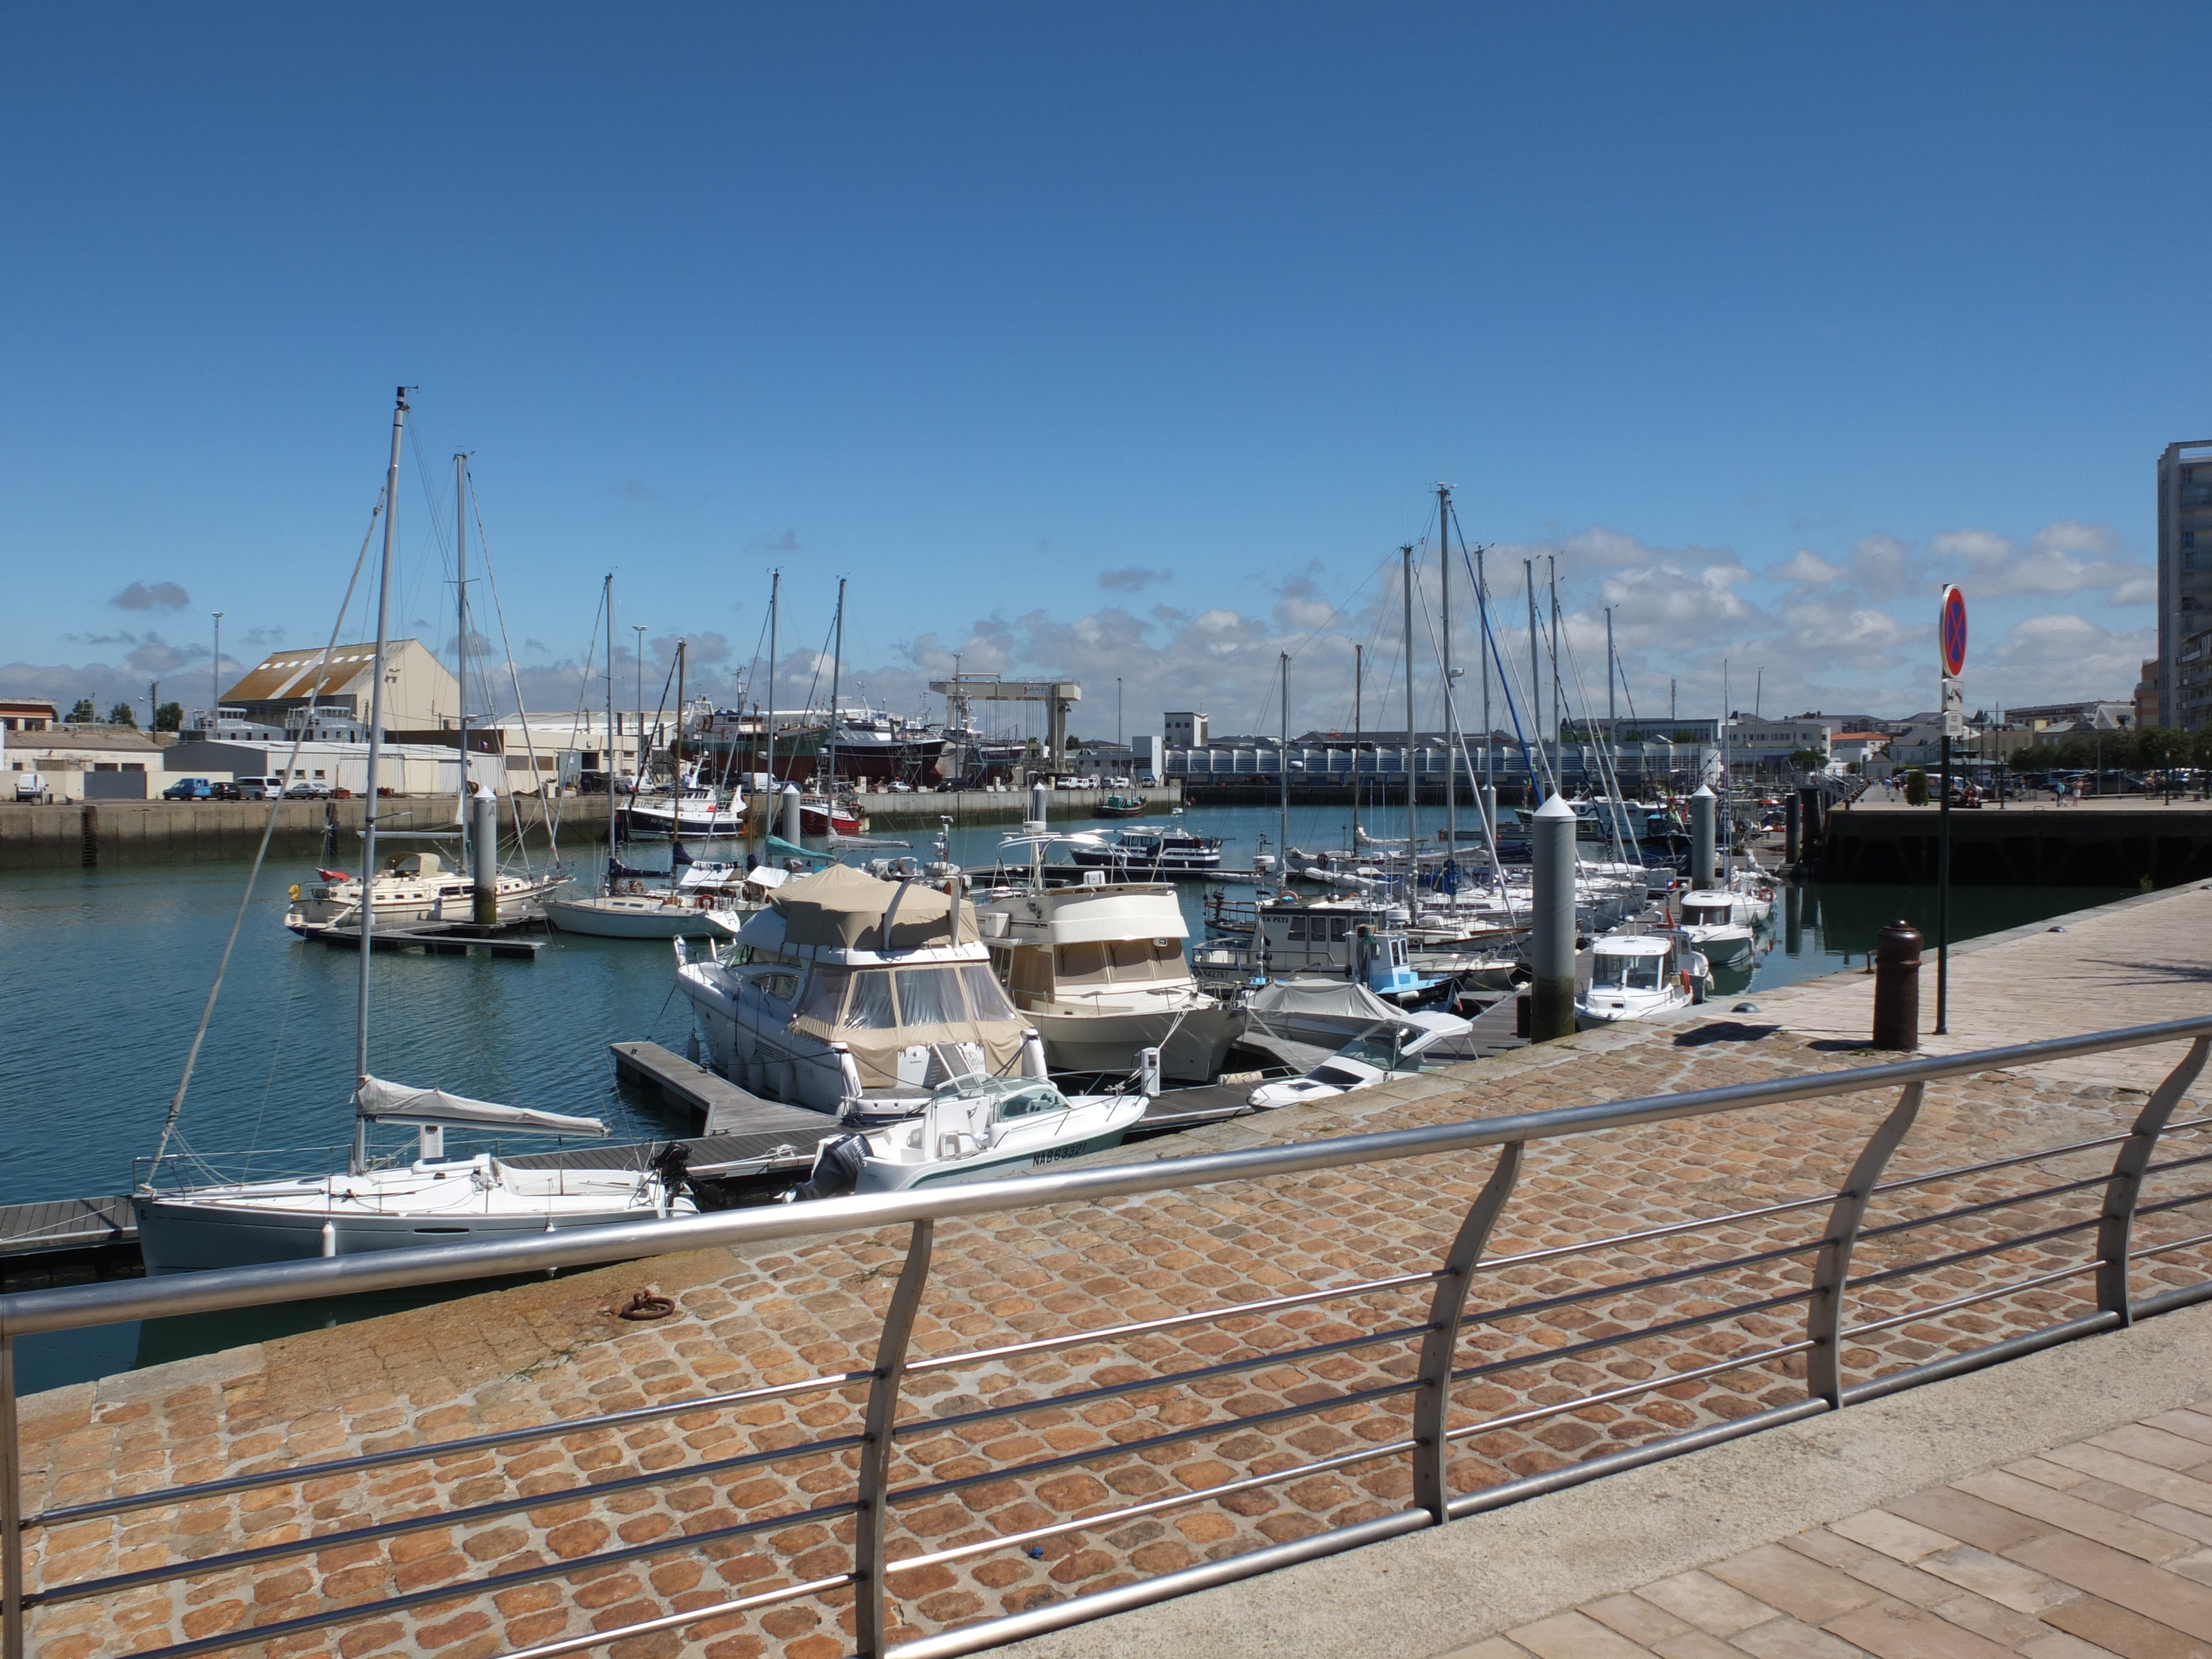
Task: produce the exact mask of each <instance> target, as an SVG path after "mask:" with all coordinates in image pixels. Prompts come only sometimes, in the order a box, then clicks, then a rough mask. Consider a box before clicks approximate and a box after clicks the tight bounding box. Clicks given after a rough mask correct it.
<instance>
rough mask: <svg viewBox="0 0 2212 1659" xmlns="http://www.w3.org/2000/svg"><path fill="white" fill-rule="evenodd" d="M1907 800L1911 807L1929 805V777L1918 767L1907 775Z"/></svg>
mask: <svg viewBox="0 0 2212 1659" xmlns="http://www.w3.org/2000/svg"><path fill="white" fill-rule="evenodd" d="M1905 801H1906V804H1907V805H1912V806H1925V805H1928V775H1927V774H1926V773H1925V772H1923V771H1922V770H1921V769H1919V768H1918V767H1917V766H1916V767H1914V768H1913V769H1911V771H1909V772H1907V773H1906V774H1905Z"/></svg>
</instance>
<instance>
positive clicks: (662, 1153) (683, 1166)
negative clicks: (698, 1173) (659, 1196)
mask: <svg viewBox="0 0 2212 1659" xmlns="http://www.w3.org/2000/svg"><path fill="white" fill-rule="evenodd" d="M646 1168H647V1169H648V1170H652V1171H653V1174H654V1175H656V1176H659V1177H660V1188H661V1190H662V1191H663V1192H665V1193H666V1194H668V1195H669V1197H671V1199H672V1198H675V1197H677V1196H678V1195H679V1194H682V1193H683V1191H684V1188H685V1186H686V1185H688V1184H689V1182H690V1169H691V1150H690V1147H688V1146H685V1145H684V1143H683V1142H682V1141H680V1140H671V1141H670V1142H669V1143H668V1144H667V1145H666V1146H663V1147H662V1148H661V1149H660V1150H659V1152H655V1153H654V1154H653V1160H652V1162H651V1163H649V1164H647V1165H646Z"/></svg>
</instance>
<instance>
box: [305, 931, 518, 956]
mask: <svg viewBox="0 0 2212 1659" xmlns="http://www.w3.org/2000/svg"><path fill="white" fill-rule="evenodd" d="M528 925H529V924H528V923H502V924H501V927H502V928H505V927H524V926H528ZM301 938H303V939H315V940H318V941H319V942H320V943H322V944H325V945H335V946H337V948H338V949H340V950H345V951H358V950H360V949H361V929H359V928H358V927H335V926H333V927H318V928H316V929H315V930H314V931H313V933H303V934H301ZM369 946H370V948H371V949H372V950H376V951H428V953H429V954H430V955H432V956H434V957H465V956H467V955H469V954H470V953H471V952H472V951H483V953H484V954H485V955H487V956H494V957H517V958H520V960H522V961H525V962H535V961H536V960H537V959H538V952H539V951H542V950H544V948H545V941H544V939H522V938H519V937H516V936H515V935H514V934H513V933H507V932H501V933H478V932H477V930H476V924H475V923H474V922H466V921H421V922H401V923H397V924H394V925H392V926H388V927H386V926H380V927H377V928H376V929H375V931H374V932H373V933H371V934H370V935H369Z"/></svg>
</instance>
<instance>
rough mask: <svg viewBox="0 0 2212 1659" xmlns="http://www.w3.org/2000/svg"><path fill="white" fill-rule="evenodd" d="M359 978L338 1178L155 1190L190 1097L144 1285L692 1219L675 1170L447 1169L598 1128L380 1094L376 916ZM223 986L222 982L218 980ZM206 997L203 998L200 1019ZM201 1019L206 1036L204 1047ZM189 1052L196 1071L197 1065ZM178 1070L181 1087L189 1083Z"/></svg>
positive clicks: (167, 1134)
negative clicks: (457, 1145)
mask: <svg viewBox="0 0 2212 1659" xmlns="http://www.w3.org/2000/svg"><path fill="white" fill-rule="evenodd" d="M406 416H407V396H406V391H405V388H404V387H403V388H402V389H401V391H400V393H399V398H398V407H397V409H396V410H394V412H393V415H392V460H391V465H390V467H389V470H388V471H387V472H386V483H385V494H384V515H385V517H384V562H383V568H382V573H381V575H380V580H379V582H378V587H377V608H376V658H375V671H374V677H373V688H374V689H373V690H372V691H371V692H370V705H369V707H370V714H369V733H368V780H367V787H366V788H365V790H364V793H365V794H366V796H367V798H368V800H369V802H370V803H371V805H372V807H373V806H374V803H375V801H376V799H377V793H376V776H377V768H378V763H379V761H380V757H381V752H382V748H383V732H384V684H385V680H384V662H385V653H386V633H387V623H388V621H389V615H390V610H391V594H392V559H393V554H394V550H395V544H396V543H397V540H398V535H397V527H396V520H397V519H398V502H399V454H400V443H401V440H402V437H403V435H404V423H405V421H406ZM363 858H364V862H365V863H366V864H367V866H368V867H369V868H371V869H374V867H375V865H376V814H375V812H374V811H373V810H372V811H369V812H368V814H367V815H366V818H365V829H364V836H363ZM360 925H361V931H362V940H361V944H362V949H361V952H360V958H361V966H360V978H359V981H358V987H357V990H356V1017H355V1027H354V1030H355V1036H354V1058H355V1068H354V1069H355V1086H354V1095H353V1117H354V1134H353V1154H352V1157H351V1158H349V1161H348V1164H347V1167H346V1169H345V1170H344V1171H343V1172H342V1173H339V1174H332V1175H321V1176H306V1177H303V1178H294V1179H289V1180H263V1181H235V1182H222V1181H216V1182H206V1183H204V1184H201V1185H198V1186H175V1187H161V1186H157V1185H156V1184H155V1183H156V1182H157V1181H158V1180H160V1178H161V1176H162V1174H163V1173H164V1170H165V1168H166V1167H167V1165H169V1164H172V1163H173V1162H174V1163H177V1164H190V1165H192V1166H195V1167H198V1168H202V1169H204V1168H205V1167H206V1166H205V1165H204V1164H202V1163H201V1161H200V1160H199V1159H197V1158H193V1157H191V1155H189V1154H186V1155H183V1156H180V1157H179V1158H174V1159H173V1158H171V1157H170V1156H169V1155H168V1146H169V1143H170V1141H171V1139H173V1137H174V1134H175V1131H176V1127H177V1121H178V1118H179V1115H180V1114H181V1111H182V1109H183V1103H184V1094H185V1085H184V1084H179V1087H178V1091H177V1094H176V1097H175V1098H174V1099H173V1101H172V1102H171V1103H170V1108H169V1117H168V1121H167V1123H166V1124H165V1125H164V1126H163V1128H162V1131H161V1143H160V1145H159V1146H158V1147H157V1148H156V1149H155V1156H154V1158H153V1160H152V1164H151V1166H150V1168H149V1170H148V1172H147V1176H146V1178H145V1180H144V1181H143V1182H142V1183H141V1184H140V1186H139V1188H138V1189H137V1191H135V1192H134V1193H132V1194H131V1210H132V1212H133V1215H134V1217H135V1218H136V1220H137V1229H138V1241H139V1246H140V1249H141V1250H142V1251H143V1255H144V1256H145V1261H146V1269H147V1271H148V1272H149V1273H177V1272H182V1271H189V1270H193V1269H198V1268H204V1267H243V1266H250V1265H252V1264H256V1263H259V1262H267V1261H293V1260H298V1259H301V1258H311V1257H315V1256H335V1255H353V1254H356V1253H357V1252H360V1251H364V1250H386V1249H405V1248H408V1247H410V1246H417V1245H425V1244H451V1243H457V1242H459V1241H460V1240H462V1239H465V1238H472V1237H487V1236H500V1235H510V1236H511V1235H514V1234H518V1233H542V1232H550V1231H556V1230H559V1229H565V1228H570V1227H592V1226H605V1225H611V1224H612V1223H616V1222H623V1221H635V1220H642V1219H646V1218H651V1217H656V1216H663V1217H665V1216H669V1215H678V1214H691V1213H694V1212H696V1208H697V1206H696V1205H695V1204H694V1203H693V1202H692V1200H690V1198H688V1197H684V1196H682V1195H680V1194H678V1191H677V1188H678V1186H679V1185H680V1179H679V1178H678V1176H676V1173H675V1171H674V1170H673V1168H672V1167H671V1168H670V1169H668V1170H665V1171H664V1170H661V1169H657V1168H653V1167H651V1166H647V1167H646V1168H642V1169H637V1170H616V1169H599V1170H562V1169H553V1170H518V1169H515V1168H514V1167H513V1165H511V1164H507V1163H505V1162H503V1161H502V1160H501V1158H499V1157H498V1156H497V1155H496V1154H495V1153H489V1152H487V1153H478V1154H476V1155H475V1156H472V1157H462V1158H447V1156H446V1155H445V1133H446V1130H447V1128H449V1127H466V1128H479V1129H483V1128H496V1129H505V1130H508V1131H511V1132H516V1133H530V1134H535V1135H592V1136H602V1135H605V1133H607V1127H606V1125H605V1123H603V1122H601V1121H599V1119H597V1118H589V1117H572V1116H568V1115H564V1114H562V1113H557V1112H544V1111H538V1110H534V1109H531V1108H529V1107H523V1106H508V1105H503V1104H501V1103H496V1102H493V1101H483V1100H472V1099H470V1098H469V1097H466V1096H462V1095H453V1094H448V1093H447V1092H446V1091H443V1090H440V1089H420V1088H413V1087H410V1086H408V1085H404V1084H397V1083H392V1082H387V1081H386V1080H385V1079H381V1078H378V1077H374V1076H373V1075H371V1074H370V1072H369V1069H368V1015H369V980H370V974H371V971H372V969H373V967H374V961H375V952H374V951H373V950H371V949H370V948H369V945H370V943H371V940H372V939H373V937H374V933H375V927H376V908H375V907H374V905H372V906H370V907H368V908H367V909H366V911H365V912H364V913H363V914H362V917H361V924H360ZM217 982H218V983H220V976H218V981H217ZM213 1006H214V997H213V994H212V993H210V998H209V1012H210V1014H211V1013H212V1012H213ZM204 1031H205V1023H204V1019H203V1024H202V1032H203V1034H204ZM198 1048H199V1044H198V1040H197V1038H195V1040H194V1042H193V1047H192V1058H195V1059H196V1058H197V1054H198ZM191 1063H192V1062H191V1059H188V1060H186V1063H185V1081H186V1082H187V1083H188V1082H189V1081H190V1079H191ZM377 1123H398V1124H409V1125H412V1126H414V1127H415V1129H416V1157H415V1158H414V1159H413V1160H412V1161H411V1162H410V1163H409V1164H404V1165H388V1164H387V1165H378V1164H373V1163H372V1161H371V1159H370V1157H369V1149H368V1130H369V1127H370V1126H371V1125H372V1124H377Z"/></svg>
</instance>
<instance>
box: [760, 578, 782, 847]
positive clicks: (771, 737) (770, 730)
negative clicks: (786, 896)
mask: <svg viewBox="0 0 2212 1659" xmlns="http://www.w3.org/2000/svg"><path fill="white" fill-rule="evenodd" d="M782 593H783V572H781V570H771V571H770V572H769V578H768V708H767V709H766V710H765V711H763V714H762V715H761V720H762V726H761V729H762V730H763V732H766V733H767V734H768V799H769V811H768V817H767V818H766V820H765V822H766V823H767V824H768V826H769V834H771V835H773V834H775V613H776V605H777V603H778V601H779V599H781V596H782Z"/></svg>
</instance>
